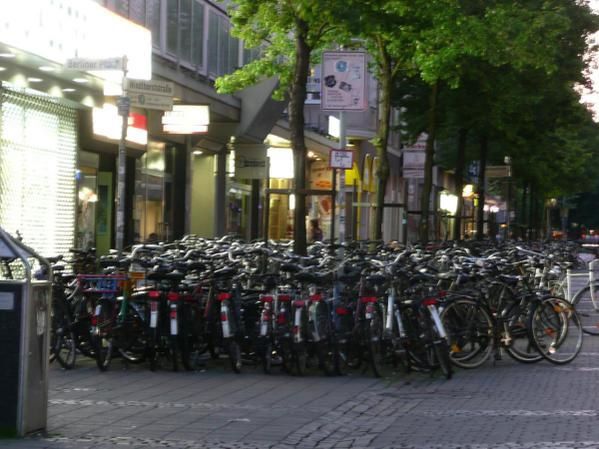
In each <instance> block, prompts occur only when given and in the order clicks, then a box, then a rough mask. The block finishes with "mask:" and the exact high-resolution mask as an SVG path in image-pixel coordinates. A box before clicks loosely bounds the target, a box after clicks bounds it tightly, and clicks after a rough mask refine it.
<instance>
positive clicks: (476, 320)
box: [441, 299, 493, 369]
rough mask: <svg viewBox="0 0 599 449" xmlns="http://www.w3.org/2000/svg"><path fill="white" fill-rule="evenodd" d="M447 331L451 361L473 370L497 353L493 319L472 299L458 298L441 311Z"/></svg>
mask: <svg viewBox="0 0 599 449" xmlns="http://www.w3.org/2000/svg"><path fill="white" fill-rule="evenodd" d="M441 321H442V322H443V326H444V327H445V330H446V331H447V338H448V346H449V357H450V360H451V363H453V364H454V365H455V366H459V367H460V368H466V369H472V368H477V367H479V366H481V365H482V364H483V363H485V362H486V361H487V360H488V359H489V357H490V356H491V353H492V352H493V320H492V319H491V316H490V315H489V313H488V312H487V310H486V309H485V308H484V307H482V306H481V305H479V304H478V303H477V302H476V301H473V300H471V299H456V300H453V301H451V302H450V303H449V304H447V305H446V306H445V307H444V308H443V310H442V312H441Z"/></svg>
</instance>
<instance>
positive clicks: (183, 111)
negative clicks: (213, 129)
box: [162, 104, 210, 134]
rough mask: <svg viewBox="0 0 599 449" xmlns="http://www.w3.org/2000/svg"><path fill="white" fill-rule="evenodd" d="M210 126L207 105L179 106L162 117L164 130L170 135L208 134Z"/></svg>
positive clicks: (175, 106)
mask: <svg viewBox="0 0 599 449" xmlns="http://www.w3.org/2000/svg"><path fill="white" fill-rule="evenodd" d="M209 124H210V108H209V107H208V106H207V105H183V104H177V105H174V106H173V110H172V111H166V112H165V113H164V115H163V116H162V125H163V130H164V132H165V133H169V134H201V133H207V132H208V125H209Z"/></svg>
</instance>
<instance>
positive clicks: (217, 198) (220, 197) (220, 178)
mask: <svg viewBox="0 0 599 449" xmlns="http://www.w3.org/2000/svg"><path fill="white" fill-rule="evenodd" d="M215 157H216V176H215V179H214V182H215V189H214V191H215V193H214V235H215V236H217V237H220V236H223V235H225V232H226V222H225V221H226V210H227V191H226V190H227V148H226V147H223V148H222V149H221V150H220V151H219V152H218V153H217V154H216V156H215Z"/></svg>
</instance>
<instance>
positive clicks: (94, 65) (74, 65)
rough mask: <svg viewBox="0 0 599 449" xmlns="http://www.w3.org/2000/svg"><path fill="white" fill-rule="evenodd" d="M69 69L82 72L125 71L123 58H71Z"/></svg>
mask: <svg viewBox="0 0 599 449" xmlns="http://www.w3.org/2000/svg"><path fill="white" fill-rule="evenodd" d="M65 65H66V67H67V69H72V70H81V71H83V72H94V71H102V70H123V57H122V56H120V57H118V58H103V59H90V58H71V59H67V62H66V64H65Z"/></svg>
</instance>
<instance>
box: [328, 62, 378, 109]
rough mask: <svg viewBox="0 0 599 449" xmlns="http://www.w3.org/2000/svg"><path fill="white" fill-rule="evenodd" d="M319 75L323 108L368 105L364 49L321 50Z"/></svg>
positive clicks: (349, 107) (364, 106)
mask: <svg viewBox="0 0 599 449" xmlns="http://www.w3.org/2000/svg"><path fill="white" fill-rule="evenodd" d="M320 78H321V83H322V84H321V86H322V87H321V108H322V109H323V110H325V111H363V110H365V109H366V108H367V107H368V92H367V91H366V53H364V52H355V51H331V52H324V53H323V54H322V72H321V76H320Z"/></svg>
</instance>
